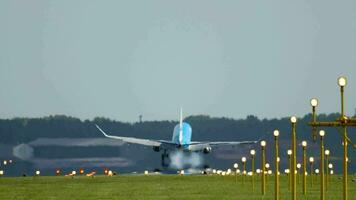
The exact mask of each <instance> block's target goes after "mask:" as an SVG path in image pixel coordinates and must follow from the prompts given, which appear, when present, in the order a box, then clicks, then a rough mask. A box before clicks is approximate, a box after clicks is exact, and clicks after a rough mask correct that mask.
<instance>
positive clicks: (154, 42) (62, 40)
mask: <svg viewBox="0 0 356 200" xmlns="http://www.w3.org/2000/svg"><path fill="white" fill-rule="evenodd" d="M355 19H356V1H353V0H349V1H347V0H340V1H331V0H330V1H328V0H326V1H325V0H300V1H292V0H270V1H253V0H246V1H240V0H235V1H231V0H219V1H212V0H197V1H185V0H181V1H169V0H168V1H167V0H157V1H156V0H150V1H139V0H130V1H118V0H112V1H110V0H106V1H97V0H90V1H88V0H75V1H73V0H62V1H50V0H47V1H43V0H34V1H25V0H22V1H20V0H0V118H12V117H42V116H47V115H55V114H65V115H70V116H74V117H78V118H81V119H92V118H94V117H96V116H102V117H108V118H112V119H115V120H120V121H127V122H135V121H137V120H138V119H139V115H143V120H178V118H179V109H180V107H182V108H183V113H184V115H185V116H187V115H198V114H205V115H210V116H215V117H230V118H245V117H246V116H247V115H256V116H258V117H259V118H280V117H285V116H291V115H297V116H303V115H305V114H306V113H308V112H310V110H311V108H310V105H309V99H310V98H311V97H317V98H318V99H319V105H320V106H319V107H318V110H317V111H318V112H322V113H331V112H339V111H340V96H339V88H338V86H337V78H338V77H339V76H341V75H345V76H347V78H348V85H347V86H346V89H345V91H346V92H345V93H346V106H345V109H346V112H347V113H348V114H349V115H353V114H354V113H355V108H356V37H355V36H356V20H355Z"/></svg>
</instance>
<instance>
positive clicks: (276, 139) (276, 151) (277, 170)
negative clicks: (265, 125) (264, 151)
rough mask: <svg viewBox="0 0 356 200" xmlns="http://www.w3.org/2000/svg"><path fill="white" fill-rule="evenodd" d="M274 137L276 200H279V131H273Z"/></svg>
mask: <svg viewBox="0 0 356 200" xmlns="http://www.w3.org/2000/svg"><path fill="white" fill-rule="evenodd" d="M273 135H274V144H275V160H274V166H275V173H274V199H275V200H279V174H278V172H279V161H278V158H279V157H278V136H279V131H278V130H274V131H273Z"/></svg>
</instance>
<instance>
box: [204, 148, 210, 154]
mask: <svg viewBox="0 0 356 200" xmlns="http://www.w3.org/2000/svg"><path fill="white" fill-rule="evenodd" d="M210 152H211V147H205V148H204V149H203V153H205V154H208V153H210Z"/></svg>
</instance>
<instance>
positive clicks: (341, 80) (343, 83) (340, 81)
mask: <svg viewBox="0 0 356 200" xmlns="http://www.w3.org/2000/svg"><path fill="white" fill-rule="evenodd" d="M337 83H338V84H339V86H340V87H344V86H346V84H347V79H346V77H344V76H341V77H339V78H338V80H337Z"/></svg>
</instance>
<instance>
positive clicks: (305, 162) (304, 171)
mask: <svg viewBox="0 0 356 200" xmlns="http://www.w3.org/2000/svg"><path fill="white" fill-rule="evenodd" d="M302 147H303V194H304V195H306V194H307V151H306V150H307V141H302Z"/></svg>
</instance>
